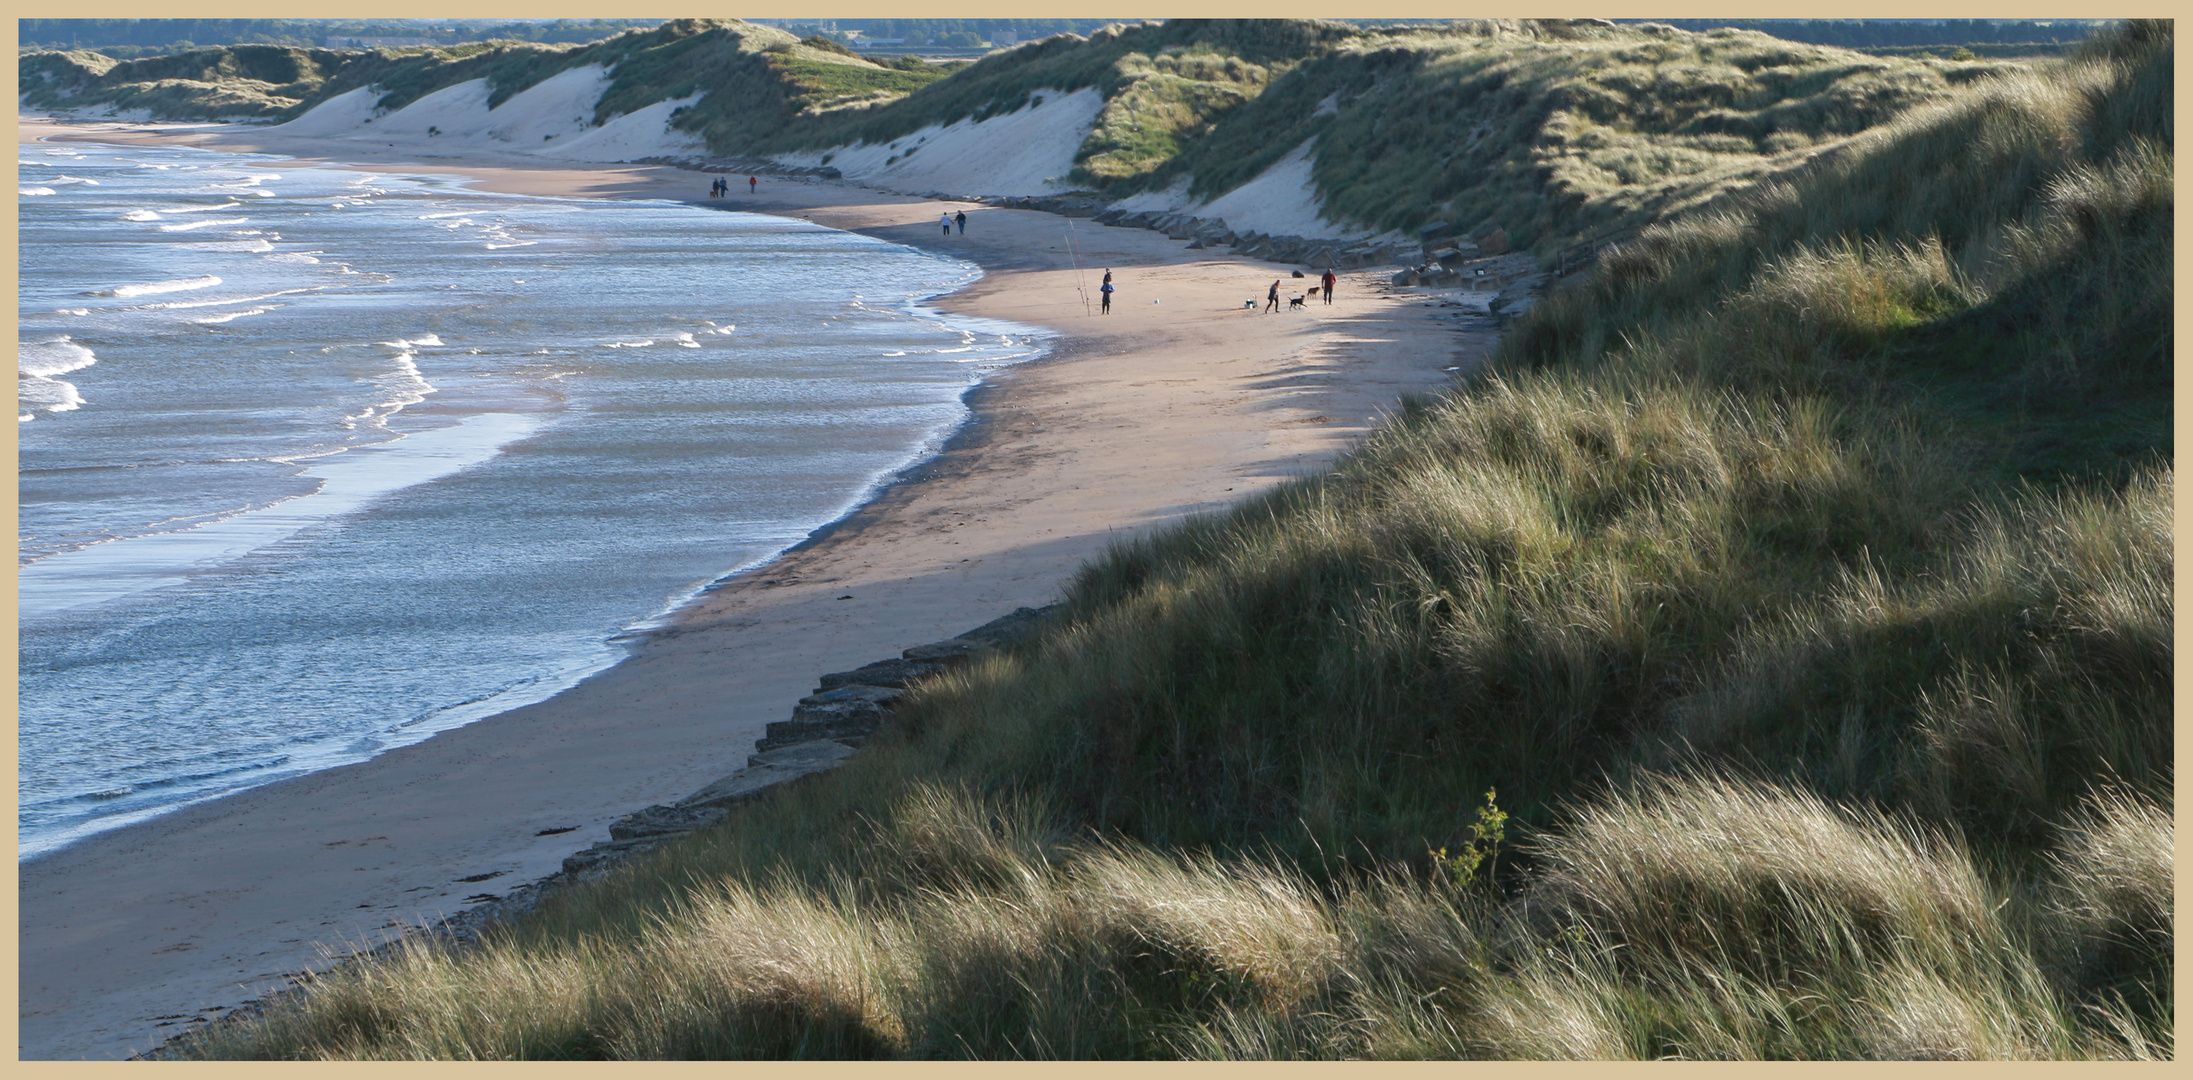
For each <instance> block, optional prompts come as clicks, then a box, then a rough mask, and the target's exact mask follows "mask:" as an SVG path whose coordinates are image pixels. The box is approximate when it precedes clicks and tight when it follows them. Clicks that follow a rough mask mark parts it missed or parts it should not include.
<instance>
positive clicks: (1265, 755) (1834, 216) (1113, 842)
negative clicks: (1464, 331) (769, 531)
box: [190, 23, 2174, 1059]
mask: <svg viewBox="0 0 2193 1080" xmlns="http://www.w3.org/2000/svg"><path fill="white" fill-rule="evenodd" d="M1107 40H1111V39H1110V38H1107ZM1736 44H1743V42H1742V41H1738V42H1736ZM1746 47H1749V46H1746ZM1046 48H1048V49H1053V50H1061V54H1063V52H1065V51H1070V50H1065V49H1064V48H1063V47H1062V46H1047V47H1046ZM2172 49H2173V46H2172V42H2171V38H2170V34H2169V28H2168V25H2167V24H2151V23H2135V24H2129V25H2127V26H2126V27H2124V28H2122V29H2121V30H2119V31H2118V32H2116V33H2114V34H2113V35H2111V36H2108V37H2106V38H2104V39H2103V40H2101V41H2099V42H2097V43H2096V44H2095V45H2094V46H2093V47H2091V48H2088V49H2086V50H2083V51H2082V53H2081V54H2080V55H2078V56H2076V57H2073V58H2072V59H2070V60H2068V61H2066V62H2065V63H2064V64H2063V66H2061V67H2060V68H2058V69H2052V70H2051V71H2049V72H2047V73H2046V77H2035V78H2030V79H2028V78H2019V77H2012V78H2001V79H1992V80H1978V81H1971V82H1968V83H1965V84H1961V89H1957V90H1956V91H1954V92H1953V93H1948V94H1946V95H1945V96H1944V97H1942V99H1941V100H1939V101H1937V102H1934V103H1932V104H1929V105H1927V106H1925V107H1924V108H1922V109H1918V110H1913V111H1910V112H1906V113H1904V114H1901V118H1900V119H1896V120H1894V121H1891V122H1889V123H1887V124H1885V125H1876V126H1875V127H1874V128H1873V129H1872V130H1871V131H1870V132H1869V133H1862V134H1859V135H1856V136H1855V137H1852V138H1850V139H1848V140H1847V141H1845V142H1842V143H1840V144H1839V146H1838V148H1836V149H1835V151H1834V152H1833V153H1822V154H1821V155H1820V156H1819V157H1817V158H1815V159H1813V160H1812V161H1811V162H1810V163H1808V164H1801V165H1794V166H1793V167H1791V168H1789V169H1786V170H1784V171H1781V172H1778V173H1775V174H1773V175H1772V176H1771V177H1768V178H1765V182H1762V183H1760V184H1758V185H1756V186H1755V187H1754V188H1752V189H1751V190H1750V191H1748V192H1746V193H1740V194H1736V195H1731V196H1730V197H1728V198H1725V199H1722V200H1720V201H1717V202H1714V203H1713V204H1711V205H1708V206H1704V207H1701V208H1696V209H1694V210H1691V211H1689V212H1686V213H1684V214H1682V215H1679V216H1677V217H1675V218H1672V219H1670V220H1667V221H1664V222H1662V223H1660V224H1658V225H1656V226H1655V227H1653V228H1652V229H1649V230H1647V231H1646V232H1645V233H1644V234H1643V235H1642V236H1641V237H1640V238H1639V240H1638V241H1636V242H1635V243H1633V244H1631V245H1628V246H1626V247H1624V248H1623V249H1621V250H1620V251H1618V252H1616V253H1614V254H1612V255H1611V256H1610V257H1609V258H1608V259H1607V260H1606V261H1605V262H1604V263H1603V264H1602V265H1601V266H1599V267H1598V268H1597V270H1596V271H1594V273H1593V275H1592V276H1591V277H1590V279H1589V280H1587V281H1586V282H1584V283H1583V284H1582V285H1580V286H1578V287H1577V288H1574V289H1572V290H1569V291H1566V292H1563V293H1560V294H1558V295H1556V296H1554V297H1552V298H1549V299H1548V301H1547V302H1546V303H1545V304H1544V305H1543V306H1542V307H1541V308H1540V309H1539V310H1538V311H1536V312H1534V313H1533V314H1532V315H1531V316H1530V317H1529V318H1527V319H1526V320H1524V322H1523V323H1522V324H1520V325H1519V326H1518V327H1517V328H1515V330H1514V331H1513V332H1511V334H1510V336H1509V337H1508V339H1507V341H1506V343H1505V345H1504V347H1503V350H1502V354H1501V356H1500V358H1499V361H1498V363H1497V364H1496V365H1495V368H1494V370H1493V371H1492V372H1490V373H1488V374H1487V375H1486V376H1485V377H1483V378H1481V379H1478V380H1476V381H1473V382H1472V383H1470V384H1469V385H1467V386H1464V387H1460V388H1458V389H1456V390H1455V391H1454V392H1452V393H1450V394H1447V395H1445V396H1442V397H1440V398H1438V399H1426V400H1418V401H1413V402H1410V403H1408V404H1407V405H1406V406H1405V407H1404V408H1403V409H1402V410H1401V411H1400V412H1399V413H1398V414H1397V415H1396V416H1395V417H1394V418H1393V420H1392V422H1391V423H1389V424H1388V425H1387V426H1386V427H1385V428H1384V429H1382V430H1381V431H1379V432H1378V433H1376V434H1375V435H1373V436H1372V437H1371V438H1370V439H1368V440H1367V441H1366V442H1365V443H1364V444H1363V445H1362V446H1361V447H1360V448H1358V449H1357V450H1356V451H1355V452H1354V453H1352V454H1350V455H1348V456H1347V457H1346V458H1344V459H1343V460H1341V461H1340V462H1339V463H1338V464H1337V465H1336V466H1335V467H1334V468H1333V469H1332V470H1331V471H1329V472H1328V473H1326V474H1323V475H1320V476H1315V477H1310V478H1306V479H1304V480H1301V481H1298V482H1296V483H1293V484H1289V485H1286V486H1283V487H1281V488H1279V489H1277V490H1275V491H1272V492H1269V493H1267V494H1265V495H1263V496H1260V497H1258V498H1255V499H1251V500H1249V501H1247V502H1245V503H1243V504H1241V505H1239V506H1237V507H1234V508H1232V509H1230V510H1228V511H1226V512H1223V513H1219V514H1213V515H1208V516H1205V517H1201V518H1198V519H1195V520H1192V521H1189V522H1187V523H1184V524H1182V525H1181V526H1178V527H1176V528H1172V529H1168V530H1163V531H1160V532H1157V533H1154V534H1151V535H1148V536H1144V537H1141V538H1139V539H1136V540H1133V541H1131V542H1126V543H1122V544H1120V545H1118V546H1116V547H1115V548H1114V549H1112V550H1111V551H1109V552H1108V553H1107V554H1105V555H1104V556H1103V557H1101V558H1099V559H1096V560H1094V561H1092V562H1091V563H1090V564H1088V565H1087V566H1085V567H1084V568H1083V569H1082V570H1081V572H1080V573H1079V574H1078V575H1077V577H1076V578H1075V580H1074V581H1073V582H1072V583H1071V584H1070V585H1069V587H1068V590H1067V596H1066V604H1065V607H1064V608H1063V610H1062V613H1061V614H1060V615H1059V616H1058V617H1057V618H1056V619H1055V620H1054V622H1053V624H1052V625H1051V626H1050V627H1049V629H1048V631H1047V632H1046V633H1045V634H1044V635H1043V636H1042V637H1041V638H1040V639H1039V640H1037V641H1036V642H1034V643H1033V644H1031V645H1030V646H1028V647H1026V648H1024V649H1022V650H1021V651H1019V652H1017V653H1014V654H1011V655H1005V656H995V657H990V658H988V659H985V660H983V661H981V662H979V663H976V664H972V665H970V666H968V667H965V668H962V669H959V670H956V671H954V672H952V673H949V674H948V675H946V676H944V677H940V678H938V679H936V680H934V681H932V682H930V683H928V684H926V685H925V686H924V687H922V688H921V689H920V690H919V691H918V692H916V693H914V694H912V695H909V698H910V700H909V702H908V704H907V706H906V707H905V708H904V709H902V710H901V713H900V717H899V722H898V724H897V725H896V726H895V728H894V730H892V731H891V732H889V733H887V734H885V735H884V736H881V737H879V738H878V739H877V740H876V741H875V742H873V743H871V744H870V747H869V749H868V750H867V751H866V752H864V753H863V754H862V755H860V756H859V757H857V758H855V759H854V760H853V761H852V762H851V763H849V764H848V765H846V766H845V767H844V768H843V769H841V770H838V771H836V772H833V773H829V774H824V775H822V776H819V777H817V778H815V780H814V781H813V782H810V783H803V784H800V785H794V786H792V787H790V788H787V789H782V790H779V791H778V792H777V793H775V794H774V795H773V796H771V797H769V798H767V799H764V800H762V801H761V802H758V803H756V804H754V805H752V806H749V807H747V808H745V809H743V810H742V811H741V812H740V813H738V814H737V815H736V816H735V817H734V818H733V819H732V820H731V821H729V822H727V823H726V824H725V825H723V826H722V827H720V828H718V829H715V830H712V831H710V832H708V833H705V834H700V835H696V836H694V837H692V838H690V839H689V840H686V841H684V842H681V843H678V844H673V845H670V846H668V847H666V848H665V849H664V850H661V851H658V852H656V853H654V854H653V855H651V856H649V857H647V858H645V859H643V860H640V861H638V862H636V863H635V864H633V865H631V866H629V867H627V868H626V869H624V870H622V871H620V872H619V873H617V874H616V875H613V876H612V877H610V878H608V879H606V880H603V881H600V882H597V883H593V884H590V885H586V886H582V887H576V888H573V889H571V890H568V891H566V892H565V893H563V894H561V895H559V896H556V897H553V898H551V899H550V900H549V901H547V902H546V903H544V904H543V905H542V907H541V908H540V909H539V910H538V911H537V912H535V913H534V914H532V915H531V916H529V917H527V918H525V919H522V920H518V921H515V922H513V923H511V924H508V925H505V926H502V927H499V928H497V929H496V930H495V931H494V932H493V933H492V934H490V935H489V937H488V939H487V940H486V941H485V942H484V943H483V944H482V945H480V946H479V947H478V948H476V949H474V950H471V951H468V952H458V951H452V950H449V949H446V948H442V947H439V946H435V945H431V944H423V943H422V944H416V945H414V946H413V947H412V948H410V949H409V950H408V951H406V952H403V953H401V954H399V955H397V956H395V957H392V958H390V959H388V960H384V961H379V962H374V963H358V964H353V965H350V966H347V967H344V968H342V969H340V970H336V971H333V972H331V973H329V974H328V975H326V976H324V977H322V978H321V979H319V980H318V981H317V982H315V983H313V984H311V985H310V986H307V987H305V988H303V989H302V990H300V991H298V992H297V993H294V994H291V995H287V996H285V997H283V998H282V999H280V1000H278V1001H276V1002H274V1003H273V1004H272V1006H271V1007H270V1008H269V1010H268V1011H267V1012H266V1014H265V1015H264V1016H263V1017H261V1018H259V1019H258V1020H256V1021H253V1022H250V1023H240V1024H232V1025H223V1026H220V1027H217V1028H216V1029H215V1030H213V1031H211V1032H207V1033H205V1034H204V1035H202V1036H201V1037H200V1038H199V1039H198V1041H197V1042H195V1043H194V1044H193V1045H192V1046H191V1048H190V1053H192V1054H193V1055H195V1056H200V1057H207V1058H250V1057H260V1058H459V1059H481V1058H552V1057H572V1058H676V1057H718V1058H737V1057H746V1058H792V1057H802V1058H806V1057H853V1058H937V1057H951V1058H1128V1057H1136V1058H1141V1057H1188V1058H1463V1057H1469V1058H1583V1059H1621V1058H1665V1057H1679V1058H1737V1059H1763V1058H1973V1059H2013V1058H2131V1059H2140V1058H2168V1057H2170V1056H2172V1055H2173V1054H2174V1044H2173V1042H2172V1030H2173V1024H2174V1002H2173V998H2172V989H2171V987H2172V978H2173V965H2172V946H2173V944H2174V937H2173V932H2172V929H2171V926H2172V912H2173V903H2174V901H2173V894H2172V889H2171V883H2172V878H2173V869H2174V864H2173V861H2172V860H2173V854H2172V851H2173V849H2172V829H2171V824H2170V822H2171V812H2172V807H2173V795H2172V792H2173V783H2174V778H2173V776H2172V773H2171V766H2170V762H2171V751H2172V730H2171V725H2170V719H2171V715H2170V704H2171V699H2172V692H2173V686H2172V681H2171V668H2172V658H2173V637H2172V632H2171V631H2172V622H2173V609H2172V599H2171V597H2172V583H2173V562H2172V559H2173V556H2172V544H2171V532H2170V525H2169V522H2170V520H2171V510H2172V505H2173V502H2174V494H2173V491H2174V473H2173V470H2172V469H2171V467H2170V465H2169V452H2170V442H2169V420H2170V413H2169V405H2168V402H2169V396H2170V390H2171V369H2170V365H2169V362H2168V358H2169V356H2170V349H2171V344H2172V340H2173V338H2172V330H2171V325H2170V309H2171V304H2170V300H2171V296H2172V285H2171V281H2170V276H2169V273H2170V269H2169V268H2170V253H2171V246H2170V245H2171V239H2170V234H2171V225H2172V214H2173V206H2172V194H2171V192H2172V184H2171V172H2170V168H2171V167H2170V146H2171V127H2170V115H2171V114H2170V109H2169V101H2170V94H2169V90H2170V70H2171V59H2172ZM1043 55H1050V54H1049V53H1045V54H1043ZM1257 62H1258V63H1260V64H1262V63H1265V61H1264V60H1258V61H1257ZM1198 63H1216V61H1198ZM1198 70H1201V69H1198ZM1203 73H1204V74H1210V73H1211V72H1210V71H1204V72H1203ZM1284 78H1285V76H1282V77H1280V78H1277V79H1274V80H1273V83H1272V86H1273V87H1274V88H1276V87H1278V86H1279V85H1280V84H1281V82H1283V81H1284ZM1638 85H1639V89H1638V90H1637V92H1639V93H1644V92H1645V90H1644V89H1643V85H1644V84H1643V83H1641V82H1640V83H1639V84H1638ZM1654 85H1660V83H1658V82H1656V83H1654ZM1686 85H1687V84H1686ZM1271 92H1273V90H1267V91H1266V93H1267V94H1269V93H1271ZM1656 92H1657V91H1656ZM1242 108H1243V109H1247V108H1249V106H1243V107H1242ZM1729 123H1731V124H1734V123H1735V121H1734V120H1731V121H1729ZM1914 178H1928V180H1927V182H1926V183H1917V182H1915V179H1914ZM2067 297H2068V298H2069V299H2066V298H2067ZM1488 791H1490V792H1493V793H1494V795H1495V797H1496V800H1497V801H1496V803H1495V804H1494V805H1492V806H1487V805H1485V802H1484V800H1486V798H1487V794H1486V793H1487V792H1488ZM1493 811H1497V812H1498V813H1501V814H1507V815H1510V817H1508V818H1506V819H1504V820H1502V819H1497V818H1491V817H1488V816H1486V815H1487V814H1488V813H1490V812H1493ZM1473 815H1475V816H1473ZM1488 822H1498V824H1497V825H1496V826H1493V827H1488V826H1487V823H1488ZM1473 824H1474V825H1476V826H1478V828H1477V829H1474V830H1473V829H1472V825H1473ZM1494 831H1498V832H1500V833H1502V834H1503V835H1504V837H1505V839H1504V840H1502V841H1501V842H1499V843H1498V844H1497V845H1496V846H1495V847H1493V848H1492V849H1491V850H1489V851H1487V852H1486V857H1485V858H1483V859H1482V860H1478V859H1474V858H1473V859H1470V860H1458V859H1457V857H1456V856H1455V855H1454V854H1452V853H1453V852H1459V851H1465V850H1467V851H1471V852H1476V851H1478V850H1479V845H1482V844H1485V843H1488V842H1489V839H1488V838H1489V837H1490V835H1491V834H1492V833H1493V832H1494ZM1465 863H1467V864H1468V865H1467V871H1466V872H1464V870H1463V866H1464V865H1465Z"/></svg>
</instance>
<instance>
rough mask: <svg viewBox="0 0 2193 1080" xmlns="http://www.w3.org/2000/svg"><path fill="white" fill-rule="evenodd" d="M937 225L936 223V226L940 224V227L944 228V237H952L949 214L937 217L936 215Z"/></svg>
mask: <svg viewBox="0 0 2193 1080" xmlns="http://www.w3.org/2000/svg"><path fill="white" fill-rule="evenodd" d="M937 223H938V224H940V225H942V226H944V235H946V236H950V235H952V215H950V214H938V215H937Z"/></svg>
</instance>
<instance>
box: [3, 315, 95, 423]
mask: <svg viewBox="0 0 2193 1080" xmlns="http://www.w3.org/2000/svg"><path fill="white" fill-rule="evenodd" d="M15 358H16V360H15V362H16V382H15V401H16V407H17V411H16V415H15V420H16V422H17V423H28V422H29V421H30V420H32V419H34V418H35V417H36V416H37V414H38V413H39V412H41V411H43V412H49V413H63V412H69V411H72V410H74V409H77V408H80V407H82V406H83V404H84V397H83V395H82V394H79V393H77V392H76V384H74V383H71V382H69V381H67V380H65V379H60V378H56V376H59V375H65V374H67V373H69V372H71V371H76V370H78V369H81V368H87V367H90V366H91V365H93V364H96V363H98V362H99V358H98V356H96V355H94V354H93V353H92V351H91V350H90V349H87V348H85V347H83V346H82V345H78V344H77V343H76V342H75V341H73V340H70V338H69V336H68V335H67V334H62V335H60V336H59V337H53V338H47V339H46V340H44V341H31V342H25V343H23V344H22V345H21V346H19V347H18V348H17V349H16V353H15Z"/></svg>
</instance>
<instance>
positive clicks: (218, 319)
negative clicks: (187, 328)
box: [190, 304, 281, 326]
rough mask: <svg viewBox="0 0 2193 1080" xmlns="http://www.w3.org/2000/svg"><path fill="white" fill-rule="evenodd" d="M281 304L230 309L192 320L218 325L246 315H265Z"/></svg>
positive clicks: (199, 323)
mask: <svg viewBox="0 0 2193 1080" xmlns="http://www.w3.org/2000/svg"><path fill="white" fill-rule="evenodd" d="M280 306H281V305H279V304H276V305H273V306H271V307H254V308H245V309H244V310H242V311H228V312H223V313H221V314H219V315H208V316H206V317H205V318H203V319H192V320H190V321H191V322H194V323H196V324H198V325H199V326H218V325H220V324H221V323H225V322H234V321H236V320H237V319H241V318H243V317H244V316H246V315H264V314H266V313H267V312H269V311H273V310H275V308H278V307H280Z"/></svg>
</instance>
